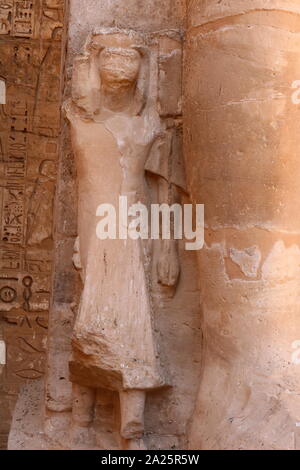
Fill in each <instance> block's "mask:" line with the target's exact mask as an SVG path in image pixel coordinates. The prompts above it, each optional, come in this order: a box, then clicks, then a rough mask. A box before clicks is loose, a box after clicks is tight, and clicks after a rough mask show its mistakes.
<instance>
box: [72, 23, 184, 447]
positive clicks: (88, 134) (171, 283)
mask: <svg viewBox="0 0 300 470" xmlns="http://www.w3.org/2000/svg"><path fill="white" fill-rule="evenodd" d="M152 56H153V54H151V50H150V48H148V47H146V44H145V42H144V40H143V38H142V37H141V36H140V35H138V34H137V33H136V32H133V31H124V30H117V29H101V30H98V31H95V32H94V33H93V34H92V35H91V37H90V38H89V40H88V42H87V45H86V47H85V51H84V53H83V55H81V56H80V57H77V58H76V59H75V63H74V72H73V83H72V100H71V101H70V102H68V103H66V105H65V109H66V114H67V117H68V120H69V122H70V125H71V135H72V144H73V149H74V153H75V156H76V161H77V172H78V175H77V176H78V193H79V206H78V231H79V238H78V240H77V244H76V254H75V257H74V260H75V261H76V266H77V268H79V269H81V277H82V280H83V292H82V298H81V303H80V306H79V311H78V315H77V318H76V321H75V327H74V334H73V340H72V345H73V354H72V358H71V361H70V370H71V379H72V382H73V383H74V404H73V430H74V435H76V433H78V432H79V434H80V430H81V431H82V430H83V429H86V430H87V429H88V427H89V426H90V424H91V423H92V421H93V409H94V400H95V390H96V389H99V388H101V389H108V390H114V391H118V392H119V395H120V409H121V436H122V438H123V439H124V447H125V448H128V449H136V448H137V449H141V448H144V442H143V433H144V407H145V398H146V391H148V390H154V389H159V388H161V387H164V386H166V385H167V384H168V380H167V378H166V375H165V371H163V370H162V368H161V364H160V360H159V353H158V351H157V346H156V342H155V338H154V333H153V326H152V314H153V312H152V302H151V260H152V249H151V241H148V240H141V239H139V240H133V239H130V238H128V239H126V240H125V239H119V238H117V239H115V240H112V239H106V240H100V239H99V238H98V237H97V234H96V226H97V222H98V219H97V217H96V212H97V207H98V206H99V205H100V204H112V205H113V206H114V207H115V208H116V209H117V208H118V205H119V196H126V197H127V201H128V206H130V205H131V204H135V203H139V202H141V203H143V204H145V205H146V206H148V205H149V203H150V198H149V188H148V185H147V180H146V172H151V173H154V174H156V175H157V176H158V177H159V179H160V180H161V182H160V188H161V189H160V191H158V192H159V193H160V194H162V195H163V196H162V197H161V198H160V199H162V198H163V199H166V198H167V200H164V201H161V202H171V201H170V194H169V193H170V191H169V189H170V187H171V186H174V187H175V186H178V188H180V187H183V186H184V183H182V178H181V181H180V177H178V178H177V179H176V177H175V180H174V181H173V180H172V175H169V174H168V171H167V170H166V172H165V171H164V169H163V167H164V166H165V167H166V168H169V165H168V161H166V162H162V159H163V157H164V155H166V156H167V158H169V155H170V154H171V153H172V148H173V147H174V146H173V147H172V141H173V140H174V139H175V137H174V135H175V134H176V130H175V131H174V129H167V127H168V126H167V124H164V123H163V121H162V120H161V119H160V116H159V114H158V111H157V91H156V90H157V58H156V57H154V59H153V57H152ZM174 132H175V134H174ZM175 140H176V139H175ZM175 140H174V141H175ZM163 149H164V150H163ZM166 149H167V151H166ZM174 174H175V175H176V171H175V172H174ZM169 176H170V178H169ZM176 191H177V190H175V189H174V191H173V192H172V193H174V194H175V193H176ZM176 197H178V196H176V195H175V196H174V200H176ZM129 222H130V219H129ZM125 228H127V227H125ZM161 247H162V257H161V260H160V263H159V264H158V279H159V281H160V282H161V283H162V284H163V285H165V286H168V287H171V288H172V287H175V286H176V284H177V281H178V277H179V271H180V269H179V260H178V254H177V248H176V241H174V240H165V241H163V242H162V244H161ZM78 429H79V431H78Z"/></svg>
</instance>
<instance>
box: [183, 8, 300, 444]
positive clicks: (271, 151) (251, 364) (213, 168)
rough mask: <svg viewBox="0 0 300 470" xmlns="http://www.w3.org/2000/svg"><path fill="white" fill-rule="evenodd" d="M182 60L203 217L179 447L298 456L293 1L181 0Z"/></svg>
mask: <svg viewBox="0 0 300 470" xmlns="http://www.w3.org/2000/svg"><path fill="white" fill-rule="evenodd" d="M185 61H186V63H185V117H184V120H185V154H186V165H187V174H188V181H189V188H190V191H191V194H192V199H193V201H194V202H195V203H196V202H197V203H204V204H205V211H206V235H205V248H204V249H203V250H201V251H200V252H199V256H198V259H199V266H200V287H201V292H202V304H203V311H204V318H203V334H204V340H205V341H204V343H205V348H204V360H203V373H202V381H201V385H200V391H199V397H198V404H197V409H196V411H195V413H194V419H193V423H192V428H191V434H190V448H193V449H195V448H199V447H200V448H202V449H264V448H266V449H294V448H299V445H300V439H299V440H298V437H297V430H299V431H298V432H299V433H300V428H299V426H298V423H299V422H300V395H299V391H300V354H299V350H300V299H299V294H300V99H299V98H300V93H298V90H299V89H300V3H299V1H298V0H293V1H289V0H286V1H284V0H269V1H266V0H264V1H262V0H234V1H228V0H227V1H226V0H225V1H223V2H220V1H219V0H210V1H209V0H208V1H204V0H190V1H188V33H187V40H186V58H185ZM298 80H299V82H297V81H298Z"/></svg>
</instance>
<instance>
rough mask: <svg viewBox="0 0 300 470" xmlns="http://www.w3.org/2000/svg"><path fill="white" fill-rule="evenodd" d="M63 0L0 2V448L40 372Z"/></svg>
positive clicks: (50, 248) (49, 262)
mask: <svg viewBox="0 0 300 470" xmlns="http://www.w3.org/2000/svg"><path fill="white" fill-rule="evenodd" d="M63 22H64V2H63V1H60V0H33V1H32V2H23V1H22V2H17V1H14V0H11V1H1V2H0V78H1V80H2V82H4V83H5V85H6V103H5V104H3V103H4V101H3V100H1V104H0V181H1V182H0V340H1V346H2V350H3V351H4V345H5V349H6V354H5V352H3V354H2V355H1V361H0V362H1V364H2V365H0V409H1V418H0V448H5V447H6V441H7V434H8V432H9V428H10V421H11V415H12V412H13V409H14V406H15V402H16V398H17V395H18V392H19V390H20V387H21V385H22V384H24V383H25V382H34V381H36V380H38V379H40V378H41V377H42V376H43V375H44V371H45V358H46V354H45V352H46V349H47V330H48V314H49V304H50V297H51V294H50V291H51V283H52V282H51V274H52V258H53V201H54V193H55V183H56V174H57V162H58V156H59V138H58V137H59V133H60V97H61V80H60V78H61V57H62V29H63Z"/></svg>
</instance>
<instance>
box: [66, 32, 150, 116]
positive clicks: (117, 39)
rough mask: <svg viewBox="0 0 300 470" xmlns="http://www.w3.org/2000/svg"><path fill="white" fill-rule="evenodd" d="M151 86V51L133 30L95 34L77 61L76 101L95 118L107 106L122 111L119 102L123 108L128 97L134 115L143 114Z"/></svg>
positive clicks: (74, 70)
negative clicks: (149, 85) (149, 52)
mask: <svg viewBox="0 0 300 470" xmlns="http://www.w3.org/2000/svg"><path fill="white" fill-rule="evenodd" d="M148 84H149V57H148V53H147V48H146V47H145V44H144V38H143V36H141V35H140V34H139V33H137V32H135V31H132V30H120V29H117V28H100V29H97V30H95V31H93V33H92V34H91V35H90V36H89V38H88V40H87V43H86V45H85V49H84V53H83V54H82V55H81V56H79V57H78V58H77V59H76V60H75V62H74V68H73V87H72V94H73V101H74V102H76V104H77V106H78V107H79V108H81V109H82V110H84V111H85V114H86V116H87V117H89V118H92V119H93V118H94V116H95V115H97V114H98V113H99V111H100V110H101V108H103V107H104V108H113V109H112V110H114V111H119V109H118V102H119V105H120V106H119V107H120V109H121V108H122V100H123V103H126V94H128V96H127V98H128V101H130V108H131V112H132V113H133V114H139V113H140V112H141V110H142V109H143V108H144V106H145V103H146V97H147V93H148ZM114 96H115V97H116V99H115V100H114ZM109 100H110V104H111V105H112V106H110V105H109ZM114 101H115V102H114ZM125 107H126V106H125Z"/></svg>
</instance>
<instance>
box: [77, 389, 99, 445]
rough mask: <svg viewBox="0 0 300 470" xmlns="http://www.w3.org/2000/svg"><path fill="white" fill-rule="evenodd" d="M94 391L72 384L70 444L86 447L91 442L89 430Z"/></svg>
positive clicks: (91, 419) (94, 396)
mask: <svg viewBox="0 0 300 470" xmlns="http://www.w3.org/2000/svg"><path fill="white" fill-rule="evenodd" d="M95 400H96V389H93V388H88V387H82V386H81V385H77V384H73V407H72V428H71V433H72V434H71V438H72V444H73V445H75V446H81V445H83V446H86V445H88V443H90V442H91V432H90V428H91V425H92V424H93V421H94V412H95Z"/></svg>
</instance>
